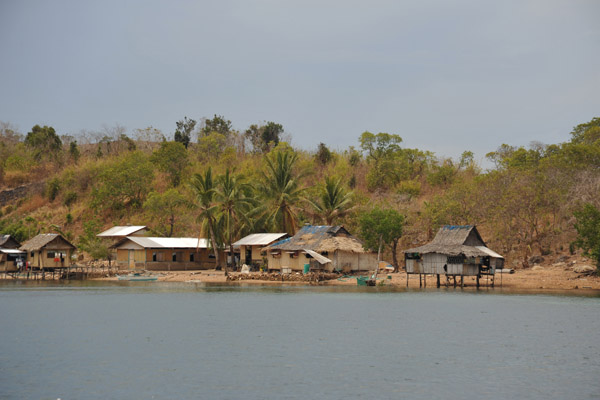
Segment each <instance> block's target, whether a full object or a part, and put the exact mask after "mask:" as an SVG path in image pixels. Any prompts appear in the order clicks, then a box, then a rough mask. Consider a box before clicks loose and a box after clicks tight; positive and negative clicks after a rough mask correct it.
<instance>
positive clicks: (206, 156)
mask: <svg viewBox="0 0 600 400" xmlns="http://www.w3.org/2000/svg"><path fill="white" fill-rule="evenodd" d="M226 147H227V138H226V137H225V136H224V135H222V134H221V133H219V132H211V133H209V134H208V135H206V136H203V137H201V138H200V139H198V146H197V147H196V149H197V152H198V157H199V158H200V160H202V161H209V160H217V159H219V157H221V155H222V154H223V152H224V151H225V148H226Z"/></svg>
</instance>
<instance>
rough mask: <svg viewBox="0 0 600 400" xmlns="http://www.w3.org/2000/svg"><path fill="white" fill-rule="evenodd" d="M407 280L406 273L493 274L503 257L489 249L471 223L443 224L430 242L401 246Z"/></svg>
mask: <svg viewBox="0 0 600 400" xmlns="http://www.w3.org/2000/svg"><path fill="white" fill-rule="evenodd" d="M404 258H405V261H406V273H407V284H408V275H409V274H419V275H436V276H437V282H438V286H439V277H440V275H446V276H447V277H454V279H455V282H456V277H460V278H461V285H462V284H464V277H465V276H475V277H477V285H479V278H480V277H481V276H482V275H494V274H495V272H496V269H501V268H502V267H503V265H504V257H502V256H501V255H500V254H498V253H496V252H494V251H492V250H490V249H489V248H488V247H487V246H486V244H485V242H484V241H483V239H482V238H481V235H480V234H479V232H478V231H477V228H476V227H475V226H474V225H458V226H457V225H446V226H443V227H441V228H440V229H439V231H438V232H437V234H436V235H435V238H434V239H433V241H431V242H430V243H428V244H426V245H424V246H421V247H415V248H412V249H408V250H404Z"/></svg>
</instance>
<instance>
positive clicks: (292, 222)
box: [260, 150, 304, 235]
mask: <svg viewBox="0 0 600 400" xmlns="http://www.w3.org/2000/svg"><path fill="white" fill-rule="evenodd" d="M297 159H298V155H297V154H296V153H294V152H293V151H289V150H284V151H276V152H274V153H271V154H270V155H269V156H267V157H265V162H266V171H264V172H263V183H262V185H261V186H260V190H261V194H262V195H263V196H264V200H265V204H264V206H263V209H264V212H265V215H266V220H267V222H268V223H269V224H270V225H272V226H274V227H277V228H278V229H280V230H281V232H287V233H290V234H292V235H293V234H294V233H296V229H297V227H298V223H297V217H296V209H297V205H298V204H299V203H300V201H301V196H302V193H303V191H304V189H303V188H301V187H300V182H299V180H300V179H301V178H302V176H303V175H302V174H296V173H295V171H294V164H295V163H296V161H297Z"/></svg>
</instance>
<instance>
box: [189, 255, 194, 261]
mask: <svg viewBox="0 0 600 400" xmlns="http://www.w3.org/2000/svg"><path fill="white" fill-rule="evenodd" d="M190 262H194V253H190Z"/></svg>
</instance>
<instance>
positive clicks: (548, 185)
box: [0, 115, 600, 266]
mask: <svg viewBox="0 0 600 400" xmlns="http://www.w3.org/2000/svg"><path fill="white" fill-rule="evenodd" d="M174 127H175V129H174V132H173V133H169V134H165V133H163V132H160V131H159V130H157V129H154V128H152V127H148V128H145V129H136V130H134V131H132V132H127V131H126V130H125V129H124V128H122V127H120V126H118V125H117V126H114V127H105V128H104V129H103V131H102V132H83V133H81V134H80V135H78V136H77V137H74V136H71V135H61V134H60V132H56V131H55V129H54V128H52V127H49V126H39V125H36V126H34V127H32V129H31V130H30V131H29V132H27V133H24V134H23V133H21V132H18V131H17V130H16V129H14V128H13V127H12V126H11V125H10V124H9V123H6V122H4V123H0V185H1V187H2V189H3V190H9V189H12V188H16V187H20V186H27V185H32V187H39V188H42V189H43V190H41V191H40V190H37V191H35V190H33V191H29V192H27V193H29V194H27V195H24V196H19V199H18V200H11V201H7V202H5V204H4V205H2V208H1V209H0V232H1V233H3V234H11V235H13V236H14V237H15V238H16V239H17V240H20V241H23V240H26V239H28V238H30V237H32V236H34V235H36V234H37V233H40V232H60V233H62V234H64V235H65V237H67V238H68V239H70V240H71V241H73V243H74V244H76V245H77V246H78V247H79V248H80V249H81V250H82V251H83V252H86V253H87V254H89V255H90V256H91V257H93V258H102V257H105V256H106V246H105V244H104V243H102V242H101V241H99V240H98V239H97V238H96V236H95V235H96V233H98V232H100V231H101V230H104V229H106V228H108V227H110V226H112V225H117V224H118V225H125V224H134V225H147V226H148V227H149V228H150V229H151V231H152V233H153V234H154V235H161V236H198V235H201V236H203V237H208V238H211V239H212V240H213V241H214V242H215V243H223V244H225V245H226V246H229V245H230V244H231V243H232V242H234V241H235V240H237V239H239V238H240V237H242V236H244V235H246V234H248V233H251V232H267V231H271V232H289V233H294V232H295V231H296V230H297V229H298V227H299V226H301V225H302V224H304V223H311V224H342V225H344V226H346V227H347V228H348V230H349V231H350V232H352V233H355V234H357V235H358V236H361V235H362V236H363V238H364V239H365V240H366V243H372V242H373V241H372V238H370V237H367V236H368V235H369V232H368V229H366V228H365V227H364V226H366V225H370V226H371V227H372V225H373V223H375V224H376V223H377V221H375V222H368V223H367V224H366V225H365V222H364V221H372V220H371V219H370V218H374V216H381V217H380V218H383V219H393V220H394V221H399V223H403V224H404V225H403V228H402V229H400V231H399V232H397V231H395V232H394V234H393V235H392V236H393V237H392V236H390V238H389V240H387V239H386V241H387V244H388V246H387V247H386V248H385V249H384V250H385V253H384V254H385V257H386V259H390V260H391V259H395V257H393V255H392V254H391V253H392V249H396V252H399V251H400V250H401V249H403V248H407V247H414V246H415V245H417V244H421V243H423V242H425V241H427V240H429V239H431V238H432V237H433V235H434V234H435V232H436V231H437V229H438V228H439V227H440V226H441V225H444V224H454V225H466V224H476V225H477V226H478V228H479V230H480V231H481V233H482V235H483V236H484V238H485V239H486V241H487V242H488V245H489V246H490V247H491V248H493V249H495V250H497V251H498V252H500V253H503V254H505V255H506V256H507V258H508V262H509V265H511V266H517V265H519V266H520V265H523V266H527V265H528V259H529V258H530V256H532V255H556V254H563V253H565V252H567V251H570V252H576V251H580V250H578V249H580V248H581V249H583V250H584V251H585V252H587V253H588V254H590V255H592V256H594V257H595V258H598V257H600V239H598V235H599V234H600V212H598V208H599V207H600V197H599V196H598V194H599V193H600V118H594V119H592V120H591V121H589V122H586V123H582V124H579V125H577V126H575V128H574V129H573V131H572V132H570V133H569V132H565V141H564V142H563V143H557V144H542V143H532V144H531V145H530V146H529V147H514V146H511V145H508V144H504V145H502V146H500V147H499V148H498V149H496V150H494V151H491V152H490V153H489V154H487V158H488V159H489V160H490V161H491V162H493V164H494V167H493V168H491V169H489V170H483V169H482V168H481V167H480V166H479V165H477V163H476V162H475V161H474V159H473V153H471V152H469V151H468V150H466V151H465V152H464V153H463V154H462V156H461V157H460V159H458V160H453V159H450V158H443V157H438V156H436V155H435V154H433V153H432V152H430V151H427V150H422V149H411V148H406V147H403V145H402V138H401V137H400V136H399V135H396V134H389V133H376V134H375V133H371V132H364V133H363V134H361V135H360V137H358V138H357V142H356V146H351V147H349V148H348V149H346V150H344V151H333V150H331V149H329V148H328V146H327V145H326V144H324V143H321V144H320V145H319V146H318V148H316V149H314V150H312V151H307V150H302V149H298V148H294V147H293V146H291V145H289V144H288V142H289V140H287V139H289V135H287V134H286V132H285V130H284V127H283V126H282V125H281V124H278V123H275V122H264V123H259V124H255V125H251V126H249V127H248V128H247V129H246V130H243V131H239V130H235V129H234V128H233V125H232V123H231V121H229V120H227V119H226V118H225V117H223V116H219V115H215V116H214V117H213V118H211V119H206V120H205V121H204V122H203V123H202V124H198V123H197V122H196V121H195V120H193V119H189V118H187V117H186V118H184V119H182V120H180V121H177V122H176V123H175V124H174ZM166 136H169V137H170V138H171V137H172V138H173V140H168V139H167V138H166ZM390 210H391V211H390ZM361 221H362V225H363V227H362V228H361ZM380 222H381V223H382V226H384V225H385V221H380ZM388 222H389V221H388ZM396 225H397V224H396ZM370 245H371V246H373V247H377V245H376V244H370ZM375 250H376V249H375Z"/></svg>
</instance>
